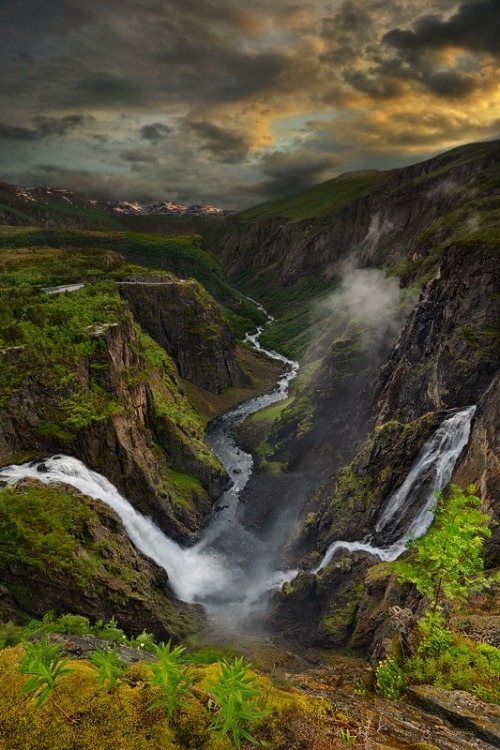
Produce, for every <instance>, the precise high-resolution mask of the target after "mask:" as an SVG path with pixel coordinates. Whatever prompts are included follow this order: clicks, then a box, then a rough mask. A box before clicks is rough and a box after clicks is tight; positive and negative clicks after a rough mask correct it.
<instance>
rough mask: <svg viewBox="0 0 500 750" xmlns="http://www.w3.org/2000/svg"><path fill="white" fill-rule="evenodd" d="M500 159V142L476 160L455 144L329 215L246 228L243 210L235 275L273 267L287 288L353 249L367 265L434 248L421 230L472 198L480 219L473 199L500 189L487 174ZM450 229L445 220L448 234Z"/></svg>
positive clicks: (232, 246)
mask: <svg viewBox="0 0 500 750" xmlns="http://www.w3.org/2000/svg"><path fill="white" fill-rule="evenodd" d="M497 143H498V142H497ZM458 151H459V150H457V152H458ZM462 162H465V163H462ZM499 162H500V146H497V147H496V148H494V147H492V148H489V149H487V150H486V154H484V153H482V152H481V151H478V153H477V156H473V157H471V158H469V159H468V160H467V159H466V157H465V156H460V154H458V153H456V154H455V153H454V152H453V151H452V152H449V154H445V155H442V156H441V157H437V158H435V159H429V160H427V161H425V162H422V163H420V164H416V165H414V166H411V167H407V168H404V169H401V170H398V171H397V172H396V174H391V175H390V176H389V177H388V178H387V179H386V180H385V181H383V182H382V183H381V184H379V185H377V186H376V187H375V188H374V189H373V190H372V191H371V192H370V193H369V194H368V195H366V196H364V197H363V198H360V199H358V200H355V201H353V202H352V203H351V204H349V205H348V206H347V207H345V208H343V209H341V210H340V211H338V212H336V213H334V214H333V215H332V216H329V217H327V218H325V219H311V220H303V221H297V222H292V221H289V220H286V219H280V218H277V219H270V220H268V221H266V222H262V223H256V224H254V225H251V226H250V227H247V228H243V227H241V226H239V225H238V223H237V218H236V219H235V220H233V222H232V226H231V222H229V224H228V226H229V229H228V231H227V234H226V236H225V237H224V243H223V247H222V250H221V259H222V261H223V263H224V265H225V267H226V269H227V271H228V273H229V275H230V276H231V277H232V278H239V277H244V276H245V274H246V275H247V277H248V276H249V273H248V272H249V271H252V279H253V278H254V277H255V276H257V277H258V276H259V275H261V274H266V273H269V274H272V276H273V282H274V283H276V284H278V285H280V286H282V287H285V288H286V287H287V286H289V285H291V284H293V283H294V282H295V281H297V280H298V279H300V278H302V277H304V276H309V275H313V274H315V273H319V274H320V275H326V276H327V277H328V275H331V274H332V273H335V271H336V267H337V264H338V262H339V260H341V259H342V258H345V257H351V258H353V257H354V258H355V259H356V261H357V263H358V265H360V266H377V265H382V264H383V265H386V266H387V265H391V264H394V263H397V262H398V261H401V260H408V259H412V256H415V257H414V260H417V259H418V258H419V257H425V255H427V254H428V252H429V248H428V247H426V246H425V238H423V237H421V236H420V235H421V233H422V232H423V231H424V230H426V229H428V228H429V227H430V226H431V225H432V224H433V223H434V222H436V221H437V220H439V219H441V217H443V216H445V215H446V214H449V213H450V212H453V213H457V214H458V212H459V210H460V209H461V208H465V207H467V206H468V205H469V206H470V208H471V219H472V218H473V214H474V213H476V215H477V212H478V210H479V209H480V206H477V205H476V206H473V205H472V204H473V202H474V201H475V200H476V199H477V198H478V197H479V196H480V197H481V198H482V199H484V197H485V196H486V195H488V194H491V195H493V196H494V195H496V193H495V187H496V182H494V184H492V185H488V183H487V182H485V180H484V179H483V178H484V176H485V175H488V172H490V171H493V170H495V169H497V168H498V164H499ZM456 219H457V220H458V216H456ZM448 229H449V227H448V228H447V227H446V226H442V227H441V230H442V232H441V234H442V235H444V236H446V232H447V230H448Z"/></svg>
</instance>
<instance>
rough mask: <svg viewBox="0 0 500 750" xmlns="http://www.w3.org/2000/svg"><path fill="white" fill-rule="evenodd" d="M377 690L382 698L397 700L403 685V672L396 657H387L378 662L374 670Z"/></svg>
mask: <svg viewBox="0 0 500 750" xmlns="http://www.w3.org/2000/svg"><path fill="white" fill-rule="evenodd" d="M375 682H376V686H377V692H378V693H380V695H381V696H382V698H391V699H392V700H397V699H398V698H400V697H401V693H402V692H403V689H404V686H405V674H404V672H403V670H402V669H401V667H400V665H399V663H398V661H397V659H394V658H392V657H388V658H387V659H383V660H382V661H380V662H379V663H378V666H377V669H376V670H375Z"/></svg>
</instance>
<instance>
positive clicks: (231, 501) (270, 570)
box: [0, 306, 299, 625]
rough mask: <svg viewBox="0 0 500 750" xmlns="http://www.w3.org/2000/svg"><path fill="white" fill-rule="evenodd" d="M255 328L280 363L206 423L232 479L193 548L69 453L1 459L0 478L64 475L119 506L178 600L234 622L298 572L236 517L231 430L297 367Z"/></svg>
mask: <svg viewBox="0 0 500 750" xmlns="http://www.w3.org/2000/svg"><path fill="white" fill-rule="evenodd" d="M259 308H260V309H262V310H263V311H264V312H265V310H264V309H263V308H262V307H261V306H259ZM269 318H270V316H269ZM270 319H271V318H270ZM262 331H263V326H259V328H258V329H257V331H256V332H255V333H252V334H248V335H247V340H248V341H249V342H250V343H252V344H253V345H254V346H255V348H256V349H258V350H259V351H263V352H265V353H266V354H267V355H268V356H270V357H272V358H274V359H277V360H279V361H280V362H283V363H284V364H285V365H286V368H287V369H286V372H284V374H283V375H281V376H280V378H279V379H278V382H277V384H276V386H275V387H274V388H273V389H272V390H271V391H270V392H269V393H265V394H263V395H261V396H257V397H256V398H253V399H250V400H248V401H246V402H244V403H242V404H239V405H238V406H236V407H235V408H234V409H231V410H230V411H228V412H226V413H225V414H223V415H221V416H220V417H219V418H217V419H216V420H215V421H214V423H213V424H212V426H211V428H210V430H209V434H208V436H207V438H208V442H209V444H210V446H211V448H212V450H213V451H214V453H215V454H216V455H217V457H218V458H219V460H220V461H221V462H222V464H223V465H224V467H225V468H226V470H227V471H228V473H229V475H230V476H231V478H232V480H233V482H232V485H231V487H230V488H229V489H228V490H227V491H226V492H225V493H224V494H223V495H222V496H221V497H220V498H219V501H218V506H217V510H218V512H217V513H215V514H213V517H212V519H211V522H210V524H209V525H208V527H207V529H206V530H205V532H204V534H203V535H202V537H201V539H200V541H199V542H198V543H197V544H196V545H194V546H193V547H190V548H183V547H181V546H180V545H179V544H177V543H176V542H174V541H173V540H172V539H169V538H168V537H167V536H165V534H163V532H162V531H161V530H160V529H159V528H158V526H156V524H155V523H154V522H153V521H152V520H151V519H149V518H146V517H144V516H143V515H141V513H139V512H138V511H137V510H135V508H133V507H132V505H131V504H130V503H129V502H128V500H126V499H125V497H123V495H121V494H120V492H119V491H118V490H117V489H116V487H114V486H113V485H112V484H111V483H110V482H109V481H108V480H107V479H106V478H105V477H103V476H102V475H101V474H98V473H97V472H95V471H91V470H90V469H88V468H87V467H86V466H85V465H84V464H83V463H82V462H81V461H79V460H78V459H76V458H72V457H70V456H63V455H59V456H53V457H52V458H48V459H46V460H44V461H42V462H38V463H36V462H31V463H26V464H23V465H21V466H7V467H4V468H1V469H0V480H2V479H3V480H4V481H7V482H8V483H15V482H17V481H18V480H19V479H22V478H24V477H34V478H36V479H39V480H40V481H42V482H44V483H46V484H48V483H51V482H64V483H66V484H69V485H72V486H73V487H75V488H76V489H78V490H80V491H81V492H83V493H84V494H85V495H89V496H91V497H93V498H95V499H97V500H101V501H103V502H104V503H106V504H107V505H109V506H110V507H111V508H113V510H115V511H116V512H117V513H118V515H119V516H120V518H121V520H122V522H123V525H124V526H125V529H126V531H127V534H128V535H129V537H130V539H131V541H132V542H133V544H134V545H135V546H136V547H137V549H138V550H139V551H140V552H142V553H143V554H145V555H147V556H148V557H150V558H151V559H152V560H154V562H156V563H157V564H158V565H160V566H161V567H162V568H164V569H165V570H166V571H167V573H168V576H169V581H170V585H171V586H172V589H173V590H174V592H175V594H176V595H177V596H178V598H179V599H181V600H183V601H185V602H191V603H193V602H198V603H201V604H203V605H204V607H205V609H206V610H207V612H208V614H209V615H211V616H212V615H213V616H215V615H216V614H217V615H218V619H219V620H220V619H221V614H222V617H224V618H225V619H226V620H227V617H228V614H229V610H230V611H231V616H232V618H233V619H234V621H235V624H236V623H239V622H241V621H242V620H244V619H245V618H246V616H247V615H248V613H249V612H251V611H255V610H258V609H260V608H262V606H263V605H264V603H265V601H266V600H267V596H268V594H269V593H270V592H271V591H273V590H274V589H276V588H278V587H279V586H281V585H282V584H283V583H284V582H285V581H288V580H291V579H292V578H293V577H294V576H295V575H296V573H297V571H294V570H291V571H286V572H284V571H280V570H278V569H277V567H278V564H277V562H276V560H277V559H278V557H279V555H278V552H279V550H278V551H277V550H276V549H273V550H272V551H270V550H269V543H266V542H265V541H264V540H262V539H260V538H258V537H257V536H256V535H255V534H253V533H252V532H251V531H250V530H248V529H247V528H245V525H244V523H243V522H241V521H240V520H239V518H238V504H239V497H240V494H241V491H242V490H243V488H244V487H245V485H246V484H247V482H248V480H249V478H250V476H251V473H252V469H253V460H252V457H251V456H250V455H249V454H248V453H245V452H244V451H242V450H241V449H240V448H238V446H237V445H236V442H235V440H234V438H233V436H232V430H233V428H234V427H235V426H236V425H238V424H239V423H240V422H242V421H243V420H244V419H245V418H246V417H247V416H249V415H250V414H253V413H254V412H256V411H259V410H260V409H263V408H264V407H266V406H269V405H271V404H274V403H277V402H279V401H281V400H283V399H285V398H286V397H287V395H288V386H289V383H290V381H291V380H292V379H293V378H294V377H295V376H296V374H297V371H298V368H299V365H298V363H297V362H294V361H293V360H290V359H288V358H287V357H284V356H283V355H281V354H279V353H278V352H273V351H267V350H266V349H264V348H263V347H262V346H261V345H260V343H259V336H260V334H261V333H262ZM224 625H227V622H224Z"/></svg>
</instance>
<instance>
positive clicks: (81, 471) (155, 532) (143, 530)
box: [0, 456, 224, 602]
mask: <svg viewBox="0 0 500 750" xmlns="http://www.w3.org/2000/svg"><path fill="white" fill-rule="evenodd" d="M42 466H43V467H44V468H43V469H42V468H41V467H42ZM25 477H33V478H35V479H39V480H40V481H41V482H44V483H45V484H50V483H52V482H64V483H65V484H69V485H71V486H72V487H75V488H76V489H78V490H80V492H83V493H84V494H85V495H90V497H93V498H94V499H96V500H102V501H103V502H104V503H106V505H109V506H110V507H111V508H113V510H114V511H116V513H118V515H119V516H120V518H121V520H122V522H123V525H124V526H125V529H126V531H127V534H128V535H129V537H130V539H131V541H132V542H133V544H134V545H135V546H136V547H137V549H138V550H139V551H140V552H142V553H143V554H145V555H147V557H150V558H151V559H152V560H154V561H155V563H157V564H158V565H160V566H161V567H162V568H165V570H166V571H167V573H168V576H169V580H170V584H171V586H172V588H173V590H174V591H175V593H176V595H177V596H178V597H179V598H180V599H183V600H184V601H186V602H192V601H193V600H194V598H195V597H196V593H197V591H199V590H200V589H201V590H203V588H204V587H206V586H210V585H211V582H212V581H213V580H214V578H220V577H221V576H222V575H223V574H224V571H223V570H221V566H220V561H219V560H217V559H215V558H214V557H212V556H211V555H210V554H205V555H204V556H203V560H200V558H199V555H197V554H196V552H195V550H194V548H193V549H183V548H182V547H180V545H178V544H176V542H174V541H172V539H169V538H168V537H167V536H165V534H163V533H162V531H160V529H159V528H158V527H157V526H156V524H155V523H153V521H151V519H149V518H146V517H144V516H143V515H141V514H140V513H139V512H138V511H136V510H135V508H133V507H132V505H131V504H130V503H129V502H128V500H126V499H125V498H124V497H123V495H121V494H120V493H119V492H118V490H117V489H116V487H114V485H112V484H111V482H108V480H107V479H106V478H105V477H103V476H102V475H101V474H98V473H97V472H96V471H91V470H90V469H88V468H87V467H86V466H85V464H83V463H82V462H81V461H79V460H78V459H77V458H72V457H70V456H52V457H51V458H48V459H46V460H44V461H43V462H40V463H35V462H32V463H26V464H22V465H20V466H6V467H4V468H2V469H0V479H3V480H4V481H7V482H8V483H9V484H14V483H15V482H17V481H18V480H19V479H24V478H25Z"/></svg>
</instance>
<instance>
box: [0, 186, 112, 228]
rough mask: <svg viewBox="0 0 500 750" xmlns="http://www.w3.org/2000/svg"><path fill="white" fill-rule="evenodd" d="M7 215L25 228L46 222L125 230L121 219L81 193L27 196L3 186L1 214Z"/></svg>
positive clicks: (0, 201)
mask: <svg viewBox="0 0 500 750" xmlns="http://www.w3.org/2000/svg"><path fill="white" fill-rule="evenodd" d="M63 195H64V197H63ZM4 212H5V213H6V214H7V215H9V218H10V221H11V222H12V223H14V224H23V225H26V226H38V225H40V223H42V221H41V219H42V218H43V223H47V222H50V224H52V225H56V226H57V225H59V226H72V225H73V224H74V225H76V226H78V225H80V226H81V225H84V226H88V227H96V228H103V229H106V228H107V229H118V228H120V227H122V224H121V223H120V221H119V220H118V218H115V217H113V216H110V215H109V214H107V213H106V212H105V211H102V210H101V209H99V208H98V207H97V206H96V205H94V204H93V203H92V201H90V200H88V199H87V198H84V197H83V196H82V195H79V194H78V193H71V192H66V191H64V192H63V191H57V190H54V191H42V193H41V194H40V195H37V194H35V195H33V194H31V195H28V194H26V193H24V192H23V191H18V190H16V188H15V187H14V186H13V185H8V184H7V183H4V182H0V214H1V213H4Z"/></svg>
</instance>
